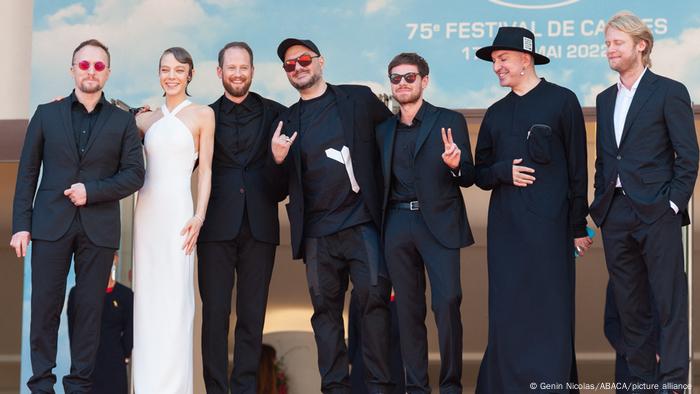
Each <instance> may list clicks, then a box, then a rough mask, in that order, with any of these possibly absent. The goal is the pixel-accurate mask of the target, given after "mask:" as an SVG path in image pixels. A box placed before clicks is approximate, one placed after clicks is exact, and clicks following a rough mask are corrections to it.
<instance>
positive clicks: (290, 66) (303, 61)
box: [282, 55, 321, 73]
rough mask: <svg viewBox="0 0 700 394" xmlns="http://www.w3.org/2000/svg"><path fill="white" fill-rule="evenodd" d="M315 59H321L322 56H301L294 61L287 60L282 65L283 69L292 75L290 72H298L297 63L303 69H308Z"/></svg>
mask: <svg viewBox="0 0 700 394" xmlns="http://www.w3.org/2000/svg"><path fill="white" fill-rule="evenodd" d="M315 57H321V56H320V55H316V56H311V55H301V56H299V57H297V58H294V59H287V60H285V61H284V63H283V64H282V68H283V69H284V71H286V72H288V73H290V72H292V71H294V70H296V68H297V63H299V65H300V66H302V67H308V66H309V65H310V64H311V62H312V61H313V59H314V58H315Z"/></svg>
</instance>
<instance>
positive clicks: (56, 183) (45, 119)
mask: <svg viewBox="0 0 700 394" xmlns="http://www.w3.org/2000/svg"><path fill="white" fill-rule="evenodd" d="M40 169H42V175H41V184H39V189H38V190H37V188H36V186H37V183H38V181H39V170H40ZM144 173H145V171H144V167H143V151H142V148H141V141H140V139H139V134H138V129H137V128H136V122H135V121H134V117H133V115H131V114H130V113H128V112H125V111H122V110H120V109H118V108H117V107H115V106H114V105H112V104H109V103H104V104H103V106H102V110H101V111H100V114H99V116H98V118H97V120H96V122H95V126H94V128H93V130H92V132H91V134H90V139H89V140H88V143H87V146H86V149H85V152H84V153H83V156H82V158H81V157H80V156H79V155H78V148H77V145H76V142H75V135H74V132H73V125H72V120H71V101H70V100H69V99H68V98H64V99H63V100H60V101H57V102H52V103H48V104H43V105H40V106H39V107H37V109H36V112H35V113H34V116H32V119H31V121H30V122H29V127H28V128H27V134H26V136H25V139H24V146H23V148H22V155H21V157H20V162H19V171H18V173H17V186H16V189H15V199H14V204H13V212H12V232H13V233H16V232H18V231H30V232H31V234H32V238H33V239H40V240H45V241H56V240H58V239H59V238H61V236H63V235H64V234H65V233H66V231H68V228H69V227H70V225H71V222H72V221H73V219H74V217H75V215H79V217H80V221H81V223H82V225H83V228H84V230H85V233H86V234H87V236H88V238H89V239H90V241H92V242H93V243H94V244H95V245H98V246H102V247H107V248H115V249H116V248H118V247H119V238H120V235H121V228H120V221H119V218H120V216H119V200H120V199H122V198H124V197H127V196H129V195H130V194H132V193H134V192H135V191H137V190H138V189H139V188H140V187H141V186H142V185H143V178H144ZM78 182H82V183H83V184H85V189H86V191H87V204H86V205H84V206H82V207H76V206H75V205H73V203H71V201H70V200H69V199H68V197H66V196H64V195H63V191H64V190H65V189H68V188H69V187H70V185H72V184H74V183H78ZM35 194H36V199H35ZM32 202H33V204H32Z"/></svg>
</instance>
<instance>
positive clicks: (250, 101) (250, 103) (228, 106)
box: [221, 92, 256, 113]
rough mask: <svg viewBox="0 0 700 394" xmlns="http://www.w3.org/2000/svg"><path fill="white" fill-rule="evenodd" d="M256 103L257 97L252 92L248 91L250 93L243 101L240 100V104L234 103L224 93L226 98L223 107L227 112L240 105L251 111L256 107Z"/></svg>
mask: <svg viewBox="0 0 700 394" xmlns="http://www.w3.org/2000/svg"><path fill="white" fill-rule="evenodd" d="M255 104H256V101H255V98H254V97H253V95H252V94H251V93H250V92H248V95H247V96H246V97H245V98H244V99H243V101H241V102H240V104H236V103H234V102H233V101H231V99H229V98H228V97H226V96H225V95H224V100H223V103H222V105H221V107H222V109H223V110H224V112H226V113H230V112H231V111H233V110H234V109H235V108H236V107H239V106H240V107H241V109H245V110H246V111H249V112H251V111H253V110H254V109H255Z"/></svg>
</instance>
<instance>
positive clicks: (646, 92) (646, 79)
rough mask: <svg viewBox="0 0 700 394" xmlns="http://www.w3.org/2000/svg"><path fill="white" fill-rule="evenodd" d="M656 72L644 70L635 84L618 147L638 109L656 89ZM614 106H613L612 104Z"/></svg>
mask: <svg viewBox="0 0 700 394" xmlns="http://www.w3.org/2000/svg"><path fill="white" fill-rule="evenodd" d="M656 79H657V77H656V74H654V73H652V72H651V71H650V70H646V72H645V74H644V76H643V77H642V80H641V81H639V86H637V91H636V92H635V93H634V98H633V99H632V103H631V104H630V109H629V111H628V112H627V117H626V118H625V127H624V128H623V129H622V137H620V147H622V144H623V143H624V142H625V137H627V134H629V129H630V127H631V126H632V123H634V119H635V118H636V117H637V114H639V111H640V110H641V109H642V107H644V104H646V102H647V100H649V97H651V94H652V93H653V92H654V90H656V88H657V86H656ZM613 108H614V106H613Z"/></svg>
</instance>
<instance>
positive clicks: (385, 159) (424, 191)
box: [377, 101, 475, 248]
mask: <svg viewBox="0 0 700 394" xmlns="http://www.w3.org/2000/svg"><path fill="white" fill-rule="evenodd" d="M423 106H424V107H425V108H424V109H423V119H422V122H421V125H420V129H419V131H418V136H417V137H416V148H415V152H414V168H413V171H414V181H415V183H414V185H415V188H416V196H417V197H418V202H419V203H420V212H421V215H422V216H423V220H425V223H426V225H427V226H428V228H429V229H430V232H431V233H433V235H434V236H435V238H436V239H437V240H438V241H439V242H440V243H441V244H442V245H443V246H445V247H446V248H461V247H464V246H468V245H471V244H473V243H474V238H473V237H472V233H471V229H470V228H469V221H468V220H467V212H466V209H465V208H464V200H463V198H462V192H461V190H460V188H459V187H460V186H462V187H469V186H471V185H473V184H474V176H475V171H474V160H473V159H472V151H471V147H470V144H469V133H468V132H467V123H466V122H465V120H464V117H463V116H462V115H461V114H460V113H458V112H455V111H450V110H448V109H445V108H440V107H435V106H433V105H432V104H430V103H428V102H427V101H424V102H423ZM398 120H399V119H398V117H397V116H392V117H391V118H389V119H387V120H385V121H384V122H382V123H381V124H380V125H379V126H377V145H378V146H379V149H380V155H381V163H382V175H383V179H384V185H383V186H384V187H383V190H384V197H383V199H382V213H383V215H382V223H384V221H385V219H386V213H387V205H388V204H389V196H390V193H391V178H392V172H391V170H392V165H391V164H392V159H393V155H394V140H395V137H396V126H397V122H398ZM443 127H444V128H445V130H447V128H451V129H452V139H453V140H454V142H455V144H457V147H458V148H459V149H460V151H461V156H460V165H459V168H460V171H459V172H460V175H459V176H458V177H455V176H453V175H452V173H451V171H450V169H449V168H448V167H447V166H446V165H445V163H444V162H443V161H442V153H443V152H444V151H445V145H444V143H443V142H442V132H441V129H442V128H443ZM383 228H384V227H383V226H382V236H383V234H384V231H383Z"/></svg>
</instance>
